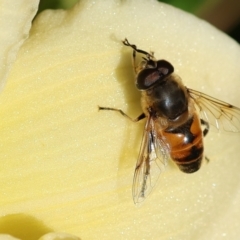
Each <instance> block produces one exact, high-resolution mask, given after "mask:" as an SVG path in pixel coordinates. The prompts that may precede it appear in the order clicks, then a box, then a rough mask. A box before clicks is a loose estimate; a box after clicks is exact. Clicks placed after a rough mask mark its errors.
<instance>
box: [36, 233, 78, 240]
mask: <svg viewBox="0 0 240 240" xmlns="http://www.w3.org/2000/svg"><path fill="white" fill-rule="evenodd" d="M39 240H80V238H78V237H75V236H73V235H70V234H67V233H48V234H46V235H44V236H42V237H41V238H39Z"/></svg>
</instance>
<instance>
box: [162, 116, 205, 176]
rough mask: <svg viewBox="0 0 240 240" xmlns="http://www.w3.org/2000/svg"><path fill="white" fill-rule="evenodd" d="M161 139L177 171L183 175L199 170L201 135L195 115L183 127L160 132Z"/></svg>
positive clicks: (201, 146) (201, 156)
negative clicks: (167, 148) (183, 173)
mask: <svg viewBox="0 0 240 240" xmlns="http://www.w3.org/2000/svg"><path fill="white" fill-rule="evenodd" d="M162 138H163V139H164V140H165V141H166V143H167V144H168V147H169V153H170V156H171V158H172V159H173V160H174V162H175V163H176V164H177V165H178V167H179V169H180V170H181V171H183V172H185V173H193V172H196V171H197V170H199V168H200V167H201V163H202V159H203V134H202V129H201V123H200V119H199V117H198V115H197V114H196V113H194V114H193V116H192V117H191V118H190V119H189V120H188V121H187V122H186V123H184V124H183V125H181V126H179V127H177V128H174V129H165V130H163V131H162Z"/></svg>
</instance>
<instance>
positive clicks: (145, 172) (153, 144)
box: [132, 117, 168, 204]
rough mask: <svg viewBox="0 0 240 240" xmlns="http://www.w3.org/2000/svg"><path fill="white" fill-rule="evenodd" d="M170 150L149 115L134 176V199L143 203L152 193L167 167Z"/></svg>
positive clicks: (135, 201)
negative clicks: (157, 133) (158, 136)
mask: <svg viewBox="0 0 240 240" xmlns="http://www.w3.org/2000/svg"><path fill="white" fill-rule="evenodd" d="M167 159H168V151H167V148H166V147H165V146H164V143H163V141H162V140H161V139H159V138H157V136H156V131H155V129H154V122H153V120H152V118H151V117H148V119H147V122H146V125H145V129H144V134H143V139H142V143H141V148H140V153H139V157H138V160H137V164H136V168H135V173H134V178H133V189H132V191H133V201H134V203H135V204H137V203H141V202H143V201H144V200H145V198H146V197H147V196H148V195H149V194H150V192H151V191H152V189H153V187H154V186H155V184H156V182H157V180H158V179H159V176H160V174H161V172H162V171H163V170H164V169H165V165H166V162H167Z"/></svg>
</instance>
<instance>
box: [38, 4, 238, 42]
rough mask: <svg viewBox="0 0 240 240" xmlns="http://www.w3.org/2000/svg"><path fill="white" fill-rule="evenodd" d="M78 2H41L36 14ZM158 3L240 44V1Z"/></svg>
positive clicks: (67, 7) (66, 7)
mask: <svg viewBox="0 0 240 240" xmlns="http://www.w3.org/2000/svg"><path fill="white" fill-rule="evenodd" d="M79 1H81V0H41V1H40V4H39V11H38V13H40V12H41V11H43V10H45V9H69V8H71V7H73V6H74V5H75V4H76V3H77V2H79ZM82 1H84V0H82ZM146 1H147V0H146ZM159 2H164V3H167V4H170V5H172V6H175V7H177V8H180V9H182V10H184V11H187V12H190V13H192V14H194V15H196V16H198V17H199V18H202V19H204V20H206V21H208V22H209V23H211V24H212V25H214V26H215V27H217V28H218V29H220V30H222V31H224V32H226V33H227V34H228V35H229V36H231V37H232V38H234V39H235V40H236V41H238V42H239V43H240V0H162V1H159Z"/></svg>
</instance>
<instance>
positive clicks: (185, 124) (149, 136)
mask: <svg viewBox="0 0 240 240" xmlns="http://www.w3.org/2000/svg"><path fill="white" fill-rule="evenodd" d="M123 44H124V45H125V46H127V47H130V48H132V49H133V65H134V70H135V73H136V81H135V84H136V87H137V89H138V90H140V91H141V95H142V96H141V105H142V110H143V113H142V114H141V115H139V117H137V118H136V119H132V118H131V117H129V116H128V115H127V114H125V113H124V112H123V111H122V110H121V109H116V108H109V107H99V110H111V111H117V112H119V113H121V114H122V115H123V116H125V117H127V118H129V119H130V120H132V121H134V122H138V121H140V120H142V119H144V118H146V119H147V120H146V124H145V128H144V133H143V138H142V143H141V147H140V152H139V156H138V160H137V164H136V168H135V173H134V178H133V188H132V193H133V200H134V203H140V202H142V201H144V200H145V198H146V197H147V196H148V195H149V193H150V192H151V190H152V188H153V187H154V185H155V184H156V182H157V180H158V178H159V176H160V174H161V173H162V171H163V170H164V169H165V166H166V163H167V161H168V159H169V158H171V159H172V160H173V161H174V162H175V163H176V165H177V166H178V167H179V169H180V170H181V171H183V172H184V173H193V172H196V171H198V170H199V168H200V167H201V163H202V160H203V158H204V155H203V153H204V144H203V137H204V136H206V135H207V133H208V131H209V126H210V125H213V126H215V127H216V128H217V129H218V130H221V131H222V130H223V131H227V132H239V131H240V108H238V107H235V106H233V105H231V104H228V103H226V102H223V101H220V100H218V99H215V98H213V97H211V96H208V95H206V94H204V93H201V92H199V91H196V90H193V89H190V88H187V87H185V86H184V85H183V83H182V81H181V78H180V77H179V76H178V75H176V74H175V73H174V67H173V66H172V64H171V63H169V62H168V61H166V60H157V59H156V58H155V57H154V53H153V52H146V51H144V50H141V49H138V48H137V46H136V45H134V44H130V43H129V42H128V40H127V39H125V40H124V41H123ZM137 53H138V54H142V55H143V57H142V61H141V62H140V64H138V65H137V64H136V54H137Z"/></svg>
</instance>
